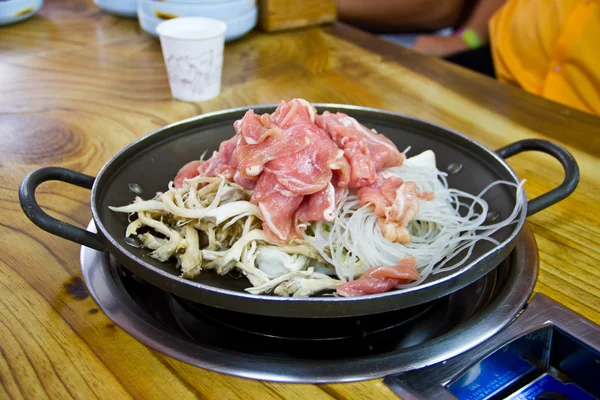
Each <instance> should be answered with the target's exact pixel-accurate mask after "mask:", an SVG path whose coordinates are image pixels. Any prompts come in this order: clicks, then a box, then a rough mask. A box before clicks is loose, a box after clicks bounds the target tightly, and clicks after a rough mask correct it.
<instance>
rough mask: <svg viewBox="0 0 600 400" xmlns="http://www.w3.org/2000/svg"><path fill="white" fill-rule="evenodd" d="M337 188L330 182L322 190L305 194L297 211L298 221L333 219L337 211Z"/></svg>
mask: <svg viewBox="0 0 600 400" xmlns="http://www.w3.org/2000/svg"><path fill="white" fill-rule="evenodd" d="M335 204H336V203H335V189H334V187H333V185H332V184H331V182H330V183H328V184H327V186H326V187H325V188H324V189H322V190H321V191H319V192H317V193H315V194H312V195H310V196H305V197H304V201H303V202H302V204H300V207H299V208H298V210H297V211H296V216H295V220H296V221H297V222H309V221H332V220H333V217H334V211H335Z"/></svg>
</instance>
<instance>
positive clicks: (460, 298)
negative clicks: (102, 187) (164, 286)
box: [81, 227, 538, 383]
mask: <svg viewBox="0 0 600 400" xmlns="http://www.w3.org/2000/svg"><path fill="white" fill-rule="evenodd" d="M88 229H92V227H89V228H88ZM537 257H538V252H537V246H536V243H535V239H534V237H533V234H532V233H531V231H530V230H529V229H528V228H526V229H524V230H523V233H522V234H521V237H520V239H519V242H518V244H517V246H516V247H515V249H514V251H513V252H512V253H511V255H510V256H509V257H508V258H507V259H506V260H505V261H504V262H502V263H501V264H500V265H499V266H498V268H496V269H495V270H494V271H493V272H492V273H490V274H488V275H487V276H485V277H484V278H482V279H480V280H479V281H477V282H475V283H473V284H472V285H470V286H468V287H465V288H463V289H461V290H459V291H457V292H455V293H453V294H452V295H449V296H446V297H444V298H441V299H438V300H436V301H433V302H431V303H427V304H424V305H421V306H417V307H412V308H409V309H403V310H399V311H394V312H390V313H385V314H379V315H375V316H368V317H360V318H343V319H337V320H335V322H332V321H331V320H329V321H327V322H325V321H323V320H310V319H305V320H296V319H286V318H283V319H282V318H277V317H258V316H248V315H236V313H232V312H227V311H224V310H218V309H214V308H209V307H206V306H201V305H199V304H197V303H191V302H189V301H186V300H183V299H179V298H176V297H174V296H172V295H170V294H168V293H166V292H164V291H161V290H160V289H157V288H155V287H153V286H152V285H150V284H148V283H146V282H143V281H141V280H140V279H139V278H137V277H135V276H133V275H132V274H131V273H129V272H128V271H127V270H125V269H124V268H123V267H121V266H120V265H119V264H118V263H117V262H116V261H115V259H113V258H112V257H110V256H109V255H108V254H107V253H100V252H97V251H95V250H91V249H89V248H86V247H83V248H82V250H81V268H82V274H83V278H84V280H85V282H86V284H87V287H88V290H89V292H90V294H91V295H92V297H93V298H94V299H95V300H96V302H97V303H98V305H99V307H100V308H101V309H102V310H103V311H104V312H105V313H106V314H107V315H108V317H109V318H111V319H112V320H113V321H114V322H115V323H116V324H117V325H119V326H120V327H121V328H122V329H123V330H125V331H126V332H128V333H129V334H131V335H132V336H133V337H135V338H136V339H138V340H139V341H141V342H142V343H144V344H146V345H148V346H150V347H152V348H154V349H156V350H158V351H160V352H163V353H165V354H167V355H169V356H171V357H174V358H177V359H179V360H182V361H184V362H187V363H190V364H193V365H196V366H198V367H201V368H206V369H210V370H213V371H218V372H222V373H226V374H231V375H237V376H242V377H246V378H251V379H260V380H269V381H280V382H311V383H318V382H347V381H356V380H362V379H372V378H380V377H384V376H388V375H393V374H398V373H401V372H405V371H411V370H415V369H420V368H423V367H427V366H430V365H434V364H437V363H440V362H442V361H445V360H448V359H450V358H452V357H454V356H456V355H458V354H461V353H464V352H465V351H467V350H469V349H471V348H473V347H475V346H477V345H478V344H480V343H482V342H484V341H485V340H487V339H488V338H490V337H492V336H493V335H495V334H496V333H497V332H498V331H500V330H501V329H502V328H503V327H504V326H506V325H507V324H508V323H509V322H510V321H512V320H513V318H514V317H515V316H516V315H517V314H518V313H519V312H520V311H521V310H522V308H523V305H524V304H525V303H526V302H527V300H528V298H529V296H530V294H531V293H532V290H533V286H534V284H535V280H536V277H537V270H538V258H537Z"/></svg>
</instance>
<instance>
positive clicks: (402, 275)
mask: <svg viewBox="0 0 600 400" xmlns="http://www.w3.org/2000/svg"><path fill="white" fill-rule="evenodd" d="M420 277H421V275H420V274H419V271H418V270H417V260H416V259H415V258H414V257H405V258H403V259H402V261H400V263H399V264H398V265H394V266H391V267H385V266H384V267H373V268H371V269H369V270H368V271H367V272H365V273H364V274H363V275H362V276H361V277H360V278H358V279H357V280H354V281H351V282H346V283H344V284H342V285H340V286H338V288H337V293H338V294H339V295H340V296H344V297H353V296H363V295H366V294H375V293H384V292H388V291H390V290H392V289H393V288H394V287H396V286H397V285H399V284H405V283H410V282H412V281H416V280H417V279H419V278H420Z"/></svg>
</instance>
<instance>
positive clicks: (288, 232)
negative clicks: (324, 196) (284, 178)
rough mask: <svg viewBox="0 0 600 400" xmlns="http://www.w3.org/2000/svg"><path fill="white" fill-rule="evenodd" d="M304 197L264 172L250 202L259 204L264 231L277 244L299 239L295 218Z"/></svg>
mask: <svg viewBox="0 0 600 400" xmlns="http://www.w3.org/2000/svg"><path fill="white" fill-rule="evenodd" d="M303 199H304V196H301V195H296V194H294V193H293V192H290V191H288V190H287V189H285V188H284V187H283V186H281V185H280V184H279V182H277V179H276V178H275V176H274V175H273V174H271V173H269V172H263V173H262V174H261V175H260V178H258V182H257V184H256V188H255V189H254V192H253V193H252V198H251V199H250V201H252V202H253V203H256V204H258V207H259V208H260V212H261V214H262V217H263V230H264V231H265V234H266V235H267V238H268V239H269V240H270V241H272V242H275V243H286V242H288V241H290V240H291V239H294V238H295V237H298V234H297V233H296V230H295V229H294V228H293V227H292V224H293V216H294V213H295V212H296V210H297V209H298V207H299V206H300V204H301V203H302V200H303Z"/></svg>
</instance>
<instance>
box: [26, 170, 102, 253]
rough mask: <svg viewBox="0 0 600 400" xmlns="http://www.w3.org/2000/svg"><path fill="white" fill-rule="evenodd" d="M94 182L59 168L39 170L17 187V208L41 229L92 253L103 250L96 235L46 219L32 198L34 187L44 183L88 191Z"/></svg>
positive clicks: (86, 177)
mask: <svg viewBox="0 0 600 400" xmlns="http://www.w3.org/2000/svg"><path fill="white" fill-rule="evenodd" d="M95 179H96V178H94V177H93V176H89V175H85V174H81V173H79V172H75V171H71V170H70V169H65V168H59V167H46V168H40V169H38V170H36V171H33V172H32V173H30V174H29V175H27V176H26V177H25V179H23V182H21V186H20V187H19V201H20V202H21V208H22V209H23V212H25V215H27V217H28V218H29V219H30V220H31V221H32V222H33V223H34V224H36V225H37V226H39V227H40V228H42V229H43V230H45V231H47V232H50V233H52V234H54V235H57V236H60V237H63V238H65V239H68V240H70V241H72V242H75V243H79V244H81V245H84V246H87V247H91V248H92V249H95V250H98V251H106V247H105V246H104V243H103V242H102V240H101V239H100V237H99V236H98V235H97V234H94V233H91V232H88V231H86V230H85V229H82V228H78V227H76V226H73V225H71V224H68V223H66V222H63V221H59V220H57V219H56V218H53V217H51V216H49V215H48V214H46V213H45V212H44V211H43V210H42V208H41V207H40V205H39V204H38V202H37V200H36V198H35V190H36V189H37V187H38V186H39V185H41V184H42V183H44V182H47V181H60V182H65V183H70V184H71V185H75V186H79V187H82V188H85V189H91V188H92V185H93V184H94V180H95Z"/></svg>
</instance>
